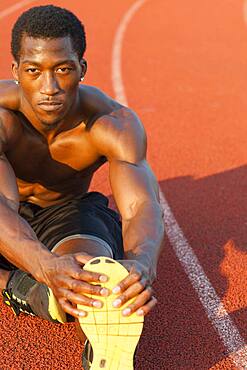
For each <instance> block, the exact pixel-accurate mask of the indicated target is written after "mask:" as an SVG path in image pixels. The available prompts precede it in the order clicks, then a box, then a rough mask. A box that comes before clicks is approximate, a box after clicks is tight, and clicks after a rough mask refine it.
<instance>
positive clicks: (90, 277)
mask: <svg viewBox="0 0 247 370" xmlns="http://www.w3.org/2000/svg"><path fill="white" fill-rule="evenodd" d="M71 277H73V278H74V279H77V280H82V281H87V282H97V283H98V282H100V283H105V282H107V280H108V277H107V276H106V275H104V274H100V273H98V272H91V271H87V270H82V269H80V268H78V269H75V270H73V271H72V272H71Z"/></svg>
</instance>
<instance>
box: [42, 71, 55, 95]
mask: <svg viewBox="0 0 247 370" xmlns="http://www.w3.org/2000/svg"><path fill="white" fill-rule="evenodd" d="M58 91H59V85H58V82H57V80H56V78H55V76H54V75H53V73H52V72H47V73H43V76H42V79H41V87H40V93H41V94H43V95H55V94H57V93H58Z"/></svg>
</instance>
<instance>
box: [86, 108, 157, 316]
mask: <svg viewBox="0 0 247 370" xmlns="http://www.w3.org/2000/svg"><path fill="white" fill-rule="evenodd" d="M92 137H93V141H94V144H95V145H96V146H97V148H98V150H99V151H100V152H101V153H102V154H103V155H105V156H106V157H107V158H108V161H109V172H110V183H111V187H112V191H113V195H114V199H115V200H116V203H117V206H118V209H119V211H120V214H121V216H122V224H123V242H124V251H125V257H126V260H127V261H121V262H122V263H123V264H124V265H125V266H126V267H127V268H128V269H129V271H130V275H129V276H128V277H127V278H126V279H125V280H124V281H122V282H120V284H119V287H120V290H121V292H122V293H123V292H124V294H123V295H122V296H120V297H118V298H119V299H120V300H121V301H122V303H124V302H126V301H127V300H129V299H130V298H132V297H134V296H136V295H137V294H139V298H137V299H136V302H138V304H137V303H136V304H133V305H132V306H131V310H132V312H134V311H136V310H137V309H139V308H141V309H142V310H143V312H144V313H147V312H148V311H150V309H151V308H152V307H153V306H154V305H155V302H154V300H152V298H151V297H152V289H150V284H152V282H153V280H154V278H155V276H156V269H157V261H158V257H159V254H160V251H161V245H162V241H163V235H164V223H163V219H162V209H161V206H160V203H159V195H158V184H157V181H156V179H155V177H154V175H153V173H152V171H151V169H150V167H149V165H148V163H147V161H146V158H145V157H146V135H145V131H144V128H143V126H142V124H141V123H140V121H139V119H138V118H137V117H136V115H135V114H134V113H133V112H131V111H130V110H128V109H126V108H122V109H120V110H118V111H116V112H113V113H112V114H110V115H108V116H105V117H103V118H101V119H99V120H98V122H97V124H96V125H95V127H94V128H93V129H92ZM149 300H151V301H150V302H149V303H148V304H146V305H145V302H147V301H149Z"/></svg>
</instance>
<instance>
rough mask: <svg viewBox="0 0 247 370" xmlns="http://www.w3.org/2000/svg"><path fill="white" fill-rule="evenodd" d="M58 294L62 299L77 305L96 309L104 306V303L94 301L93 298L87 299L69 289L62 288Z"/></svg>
mask: <svg viewBox="0 0 247 370" xmlns="http://www.w3.org/2000/svg"><path fill="white" fill-rule="evenodd" d="M57 293H58V295H59V296H60V297H63V298H65V299H66V300H67V301H70V302H72V303H75V304H77V305H78V304H80V305H83V306H89V307H96V308H102V307H103V305H104V304H103V302H101V301H99V300H97V299H93V298H90V297H87V296H85V295H82V294H76V293H73V292H72V291H71V290H69V289H64V288H60V289H58V291H57Z"/></svg>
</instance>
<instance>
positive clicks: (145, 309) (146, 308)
mask: <svg viewBox="0 0 247 370" xmlns="http://www.w3.org/2000/svg"><path fill="white" fill-rule="evenodd" d="M157 303H158V300H157V299H156V298H155V297H152V298H151V300H150V301H149V302H148V303H147V304H146V305H144V306H142V307H140V308H139V309H138V310H137V311H136V313H137V314H138V315H139V316H145V315H147V314H148V313H149V312H150V311H151V310H152V309H153V308H154V307H155V306H156V304H157Z"/></svg>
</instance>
